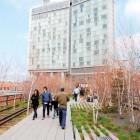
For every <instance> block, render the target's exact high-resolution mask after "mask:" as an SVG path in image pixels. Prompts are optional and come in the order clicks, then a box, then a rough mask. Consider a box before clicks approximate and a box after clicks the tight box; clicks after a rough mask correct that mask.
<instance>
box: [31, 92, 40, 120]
mask: <svg viewBox="0 0 140 140" xmlns="http://www.w3.org/2000/svg"><path fill="white" fill-rule="evenodd" d="M31 101H32V107H33V110H34V115H33V120H34V119H35V118H37V108H38V106H39V91H38V90H37V89H35V90H34V93H33V94H32V97H31Z"/></svg>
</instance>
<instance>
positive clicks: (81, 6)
mask: <svg viewBox="0 0 140 140" xmlns="http://www.w3.org/2000/svg"><path fill="white" fill-rule="evenodd" d="M83 8H84V4H83V3H82V4H80V12H83Z"/></svg>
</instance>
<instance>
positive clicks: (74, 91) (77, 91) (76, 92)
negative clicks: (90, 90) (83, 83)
mask: <svg viewBox="0 0 140 140" xmlns="http://www.w3.org/2000/svg"><path fill="white" fill-rule="evenodd" d="M79 94H80V89H79V85H77V86H76V88H75V89H74V90H73V96H74V100H75V102H77V98H78V95H79Z"/></svg>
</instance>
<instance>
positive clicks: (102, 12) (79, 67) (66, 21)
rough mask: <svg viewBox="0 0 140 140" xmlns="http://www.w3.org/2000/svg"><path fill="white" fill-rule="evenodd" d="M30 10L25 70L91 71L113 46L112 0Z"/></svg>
mask: <svg viewBox="0 0 140 140" xmlns="http://www.w3.org/2000/svg"><path fill="white" fill-rule="evenodd" d="M43 2H44V5H42V6H41V7H38V8H34V9H32V10H31V16H30V28H29V32H30V39H29V71H30V72H33V71H38V72H50V73H53V72H60V73H61V72H62V73H69V74H76V75H78V74H85V73H92V72H93V70H94V68H95V67H101V66H103V65H106V64H107V63H108V60H109V59H110V58H111V57H112V53H113V45H114V3H113V0H72V1H64V2H59V3H49V0H43Z"/></svg>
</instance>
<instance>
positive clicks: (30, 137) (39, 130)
mask: <svg viewBox="0 0 140 140" xmlns="http://www.w3.org/2000/svg"><path fill="white" fill-rule="evenodd" d="M32 116H33V115H32V114H31V115H29V116H28V117H27V118H25V119H24V120H22V121H21V122H19V123H18V124H16V125H15V126H13V127H11V128H10V129H9V130H8V131H6V132H5V133H4V134H2V135H0V140H74V138H73V129H72V124H71V121H70V119H71V115H70V106H69V105H68V111H67V122H66V128H65V130H62V129H61V127H60V126H59V119H58V118H56V119H52V113H51V115H50V117H49V118H47V117H46V118H45V120H42V107H41V108H39V109H38V118H37V119H36V120H32Z"/></svg>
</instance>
